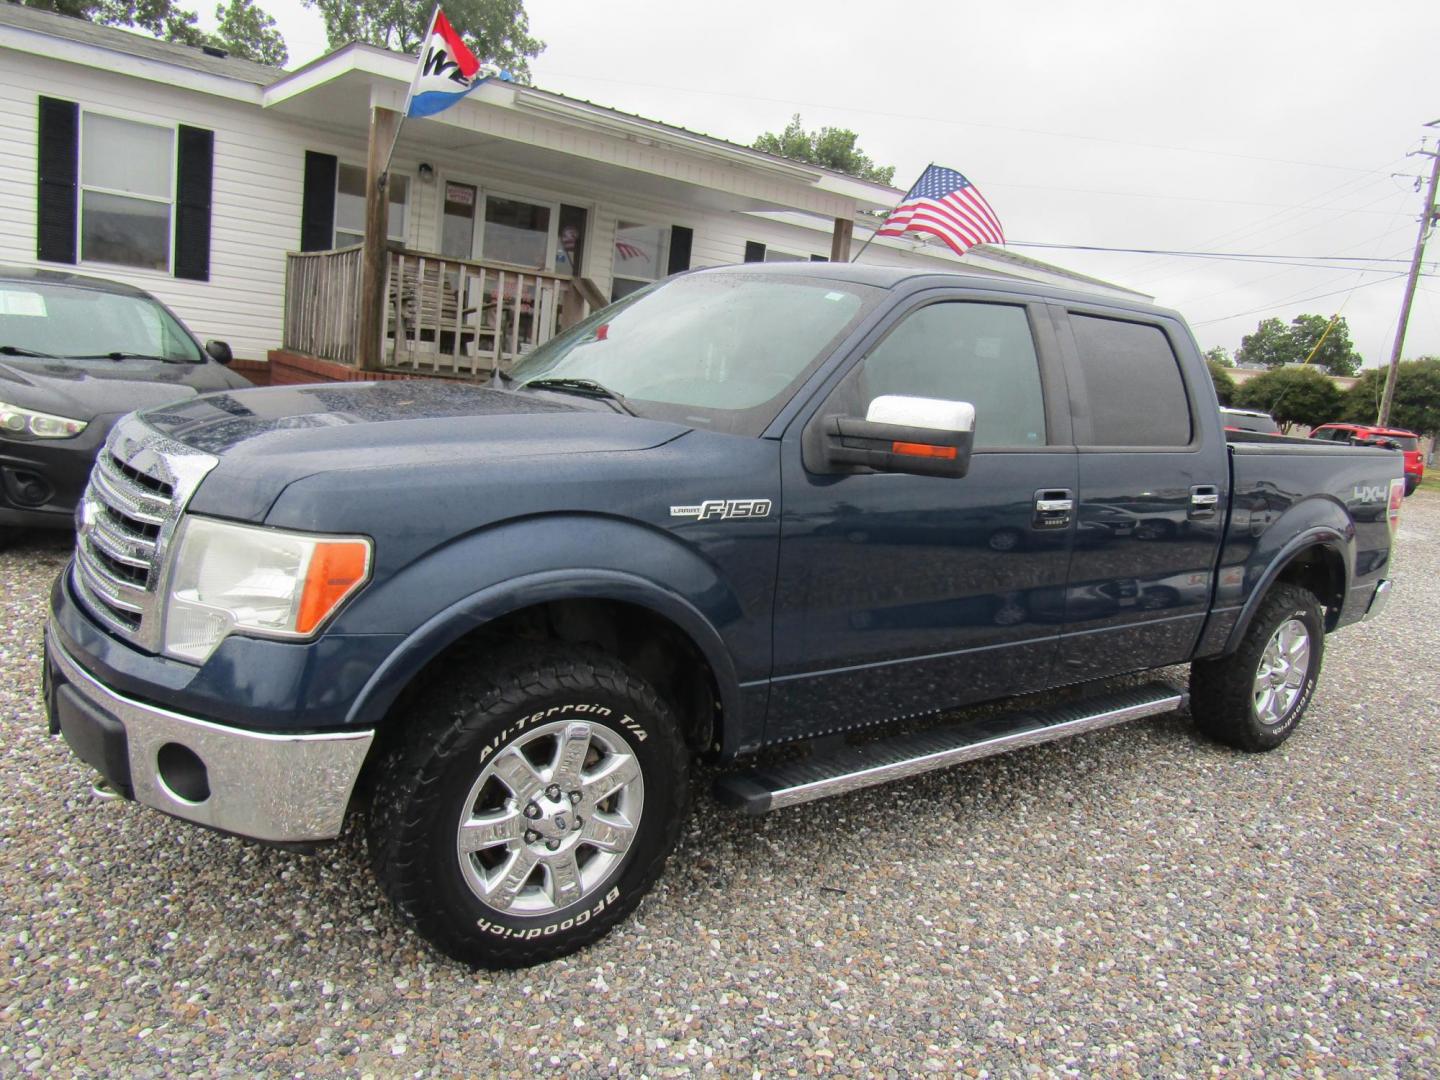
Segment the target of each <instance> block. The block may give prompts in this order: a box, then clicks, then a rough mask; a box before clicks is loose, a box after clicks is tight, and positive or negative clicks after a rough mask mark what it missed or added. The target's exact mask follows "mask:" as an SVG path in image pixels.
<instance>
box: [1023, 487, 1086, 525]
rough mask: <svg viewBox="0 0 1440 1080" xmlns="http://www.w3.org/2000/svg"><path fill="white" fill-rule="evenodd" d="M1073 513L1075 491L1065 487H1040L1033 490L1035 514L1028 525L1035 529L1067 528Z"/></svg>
mask: <svg viewBox="0 0 1440 1080" xmlns="http://www.w3.org/2000/svg"><path fill="white" fill-rule="evenodd" d="M1074 514H1075V493H1074V492H1073V491H1070V490H1069V489H1067V488H1042V489H1040V490H1039V491H1037V492H1035V515H1034V517H1033V518H1031V521H1030V525H1031V527H1032V528H1035V529H1042V530H1050V531H1053V530H1055V529H1064V528H1068V527H1069V525H1070V519H1071V518H1072V517H1073V516H1074Z"/></svg>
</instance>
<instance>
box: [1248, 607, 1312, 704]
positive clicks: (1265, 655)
mask: <svg viewBox="0 0 1440 1080" xmlns="http://www.w3.org/2000/svg"><path fill="white" fill-rule="evenodd" d="M1309 673H1310V631H1309V630H1308V629H1307V628H1306V626H1305V624H1304V623H1303V622H1301V621H1300V620H1299V619H1287V620H1286V621H1285V622H1283V623H1281V624H1280V625H1279V626H1278V627H1277V628H1276V630H1275V633H1274V634H1272V635H1271V636H1270V642H1269V644H1267V645H1266V646H1265V651H1264V652H1262V653H1261V654H1260V666H1259V668H1258V669H1257V671H1256V673H1255V688H1254V689H1255V716H1256V718H1257V719H1258V720H1259V721H1260V723H1262V724H1264V725H1266V726H1267V727H1274V726H1276V725H1277V724H1280V723H1283V722H1284V721H1285V719H1286V718H1287V717H1289V715H1290V713H1291V711H1292V710H1293V709H1294V708H1295V704H1296V702H1298V701H1299V700H1300V695H1301V694H1302V693H1303V692H1304V690H1305V677H1306V676H1307V675H1309Z"/></svg>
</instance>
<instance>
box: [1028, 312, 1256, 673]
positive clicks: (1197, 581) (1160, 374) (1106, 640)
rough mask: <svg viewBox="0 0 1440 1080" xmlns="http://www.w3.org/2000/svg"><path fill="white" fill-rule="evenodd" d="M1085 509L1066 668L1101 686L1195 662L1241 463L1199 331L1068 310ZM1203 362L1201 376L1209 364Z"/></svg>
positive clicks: (1069, 602) (1061, 327)
mask: <svg viewBox="0 0 1440 1080" xmlns="http://www.w3.org/2000/svg"><path fill="white" fill-rule="evenodd" d="M1054 313H1055V317H1056V321H1057V334H1058V337H1059V340H1060V342H1061V345H1062V350H1063V352H1064V354H1065V357H1066V368H1067V374H1068V383H1069V387H1070V394H1071V409H1072V412H1073V417H1074V430H1075V442H1076V445H1077V449H1078V484H1079V506H1078V520H1077V526H1076V528H1077V531H1076V536H1075V554H1074V557H1073V558H1072V560H1071V569H1070V584H1069V590H1068V594H1067V597H1066V618H1065V630H1064V634H1063V635H1062V637H1061V639H1060V669H1061V672H1062V674H1064V675H1065V676H1067V677H1068V678H1071V679H1088V678H1100V677H1103V676H1106V675H1113V674H1118V673H1121V672H1126V671H1138V670H1143V669H1147V668H1155V667H1160V666H1163V665H1165V664H1173V663H1178V662H1182V661H1184V660H1187V659H1188V658H1189V657H1190V654H1191V652H1192V651H1193V650H1194V648H1195V644H1196V641H1197V639H1198V637H1199V634H1200V630H1201V627H1202V626H1203V624H1204V622H1205V616H1206V614H1207V612H1208V611H1209V607H1210V596H1211V586H1212V584H1213V582H1212V574H1213V570H1214V567H1215V564H1216V559H1217V557H1218V554H1219V546H1220V537H1221V531H1222V527H1223V524H1224V508H1225V507H1226V506H1228V505H1229V494H1230V493H1229V463H1228V457H1227V453H1226V449H1225V445H1224V440H1223V437H1222V436H1221V432H1220V425H1219V422H1218V418H1217V417H1216V416H1213V415H1211V416H1204V415H1202V413H1201V409H1202V408H1204V409H1207V410H1209V411H1210V412H1211V413H1214V408H1215V407H1214V404H1213V400H1214V399H1213V396H1212V395H1210V394H1209V393H1208V391H1207V390H1206V388H1203V387H1202V388H1199V389H1200V391H1202V392H1200V393H1197V392H1196V390H1197V388H1195V387H1192V386H1187V385H1186V381H1185V378H1184V374H1183V372H1184V368H1182V365H1181V362H1180V357H1181V356H1182V355H1185V354H1193V353H1194V352H1195V348H1194V345H1193V343H1192V341H1191V340H1190V337H1189V335H1188V334H1187V333H1186V332H1185V331H1184V329H1183V327H1181V326H1180V325H1179V324H1178V323H1176V322H1174V321H1173V320H1170V319H1165V318H1163V317H1157V318H1154V319H1146V318H1144V317H1141V316H1138V315H1135V314H1132V313H1128V312H1126V313H1117V312H1115V311H1114V310H1112V309H1105V308H1098V307H1097V308H1085V307H1083V306H1078V305H1067V306H1065V307H1056V308H1055V309H1054ZM1198 365H1199V358H1198V355H1197V356H1195V358H1194V360H1193V362H1191V363H1190V365H1189V369H1190V370H1191V371H1196V370H1201V371H1203V370H1204V368H1203V367H1202V366H1198Z"/></svg>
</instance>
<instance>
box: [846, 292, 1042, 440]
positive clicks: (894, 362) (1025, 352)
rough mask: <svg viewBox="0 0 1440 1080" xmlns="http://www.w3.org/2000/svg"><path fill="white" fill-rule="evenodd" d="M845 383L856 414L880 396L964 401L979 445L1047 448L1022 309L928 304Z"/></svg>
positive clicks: (1036, 368)
mask: <svg viewBox="0 0 1440 1080" xmlns="http://www.w3.org/2000/svg"><path fill="white" fill-rule="evenodd" d="M846 382H847V383H848V384H850V385H849V386H848V387H847V389H849V390H851V393H852V394H853V395H854V396H855V398H856V399H858V400H857V401H856V404H857V406H858V408H856V409H855V411H854V414H855V415H858V416H864V415H865V413H866V411H867V410H868V409H869V407H870V402H871V401H873V400H874V399H875V398H877V397H879V396H881V395H882V394H905V395H908V396H910V397H928V398H943V399H945V400H947V401H968V402H970V403H971V404H972V405H974V406H975V446H976V448H977V449H978V448H984V447H992V448H999V447H1015V446H1043V445H1045V403H1044V397H1043V395H1042V394H1041V390H1040V362H1039V358H1038V357H1037V356H1036V354H1035V342H1034V340H1033V339H1032V337H1031V335H1030V320H1029V318H1028V317H1027V316H1026V313H1025V309H1024V308H1023V307H1016V306H1013V305H1007V304H977V303H966V302H959V301H949V302H945V303H939V304H930V305H929V306H927V307H923V308H921V309H920V310H919V311H916V312H914V313H913V314H911V315H908V316H906V318H905V319H904V320H903V321H902V322H901V323H900V324H899V325H898V326H896V327H895V328H894V329H893V330H892V331H890V333H889V334H888V335H886V337H885V339H884V340H883V341H881V342H880V344H879V345H877V346H876V347H875V348H874V349H872V350H871V351H870V354H869V355H868V356H866V357H865V359H864V360H862V361H861V362H860V364H859V366H858V367H857V368H856V369H855V371H853V372H851V374H850V376H849V378H847V380H846Z"/></svg>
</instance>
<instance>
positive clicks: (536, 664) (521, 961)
mask: <svg viewBox="0 0 1440 1080" xmlns="http://www.w3.org/2000/svg"><path fill="white" fill-rule="evenodd" d="M579 706H584V707H585V709H584V710H581V711H576V710H577V707H579ZM537 714H545V715H544V716H543V717H542V718H541V719H539V720H537V719H536V717H537ZM582 718H583V722H584V723H585V724H588V725H598V726H600V727H603V728H604V729H606V730H605V731H600V732H597V736H598V737H601V738H604V739H609V740H610V741H611V742H612V743H614V744H615V745H617V746H621V745H623V746H624V747H625V748H626V749H627V750H628V751H629V753H631V754H633V756H634V758H635V759H636V761H637V762H638V764H639V766H640V776H641V780H642V792H643V796H642V797H643V805H642V808H641V811H640V813H639V820H638V821H637V822H636V823H635V830H634V835H633V838H632V839H631V840H630V841H629V847H628V849H626V850H625V851H624V853H623V854H622V855H621V856H620V858H619V862H618V863H617V864H616V865H614V866H613V867H610V868H608V869H606V870H605V871H604V874H605V876H604V878H603V880H602V881H601V882H600V883H599V884H598V885H596V886H595V887H593V888H589V889H587V890H586V892H585V893H584V895H582V896H581V897H580V898H579V899H578V900H576V901H575V902H573V903H569V904H568V906H565V907H558V908H556V909H554V910H552V911H548V912H544V913H541V914H539V915H532V914H526V913H525V912H523V911H497V910H495V909H494V908H492V907H490V906H488V905H487V904H486V903H484V902H482V900H481V898H480V896H479V894H478V893H477V892H476V891H475V890H474V889H473V888H472V886H471V885H470V884H468V883H467V876H466V875H467V873H470V874H471V875H472V878H473V871H468V870H467V869H466V868H465V864H463V863H462V859H464V858H465V856H462V855H461V854H460V853H459V851H458V848H457V830H458V828H459V825H460V822H461V820H462V814H463V815H466V816H468V815H470V814H471V813H472V809H471V807H470V806H469V805H467V800H470V801H473V800H474V798H475V793H476V791H475V788H474V785H476V784H477V783H478V782H479V778H480V777H481V776H482V774H483V772H484V768H485V765H484V764H483V763H484V762H486V761H489V762H492V763H493V762H494V761H495V760H496V759H497V758H499V757H500V755H501V754H502V752H503V751H505V749H506V748H507V747H514V746H518V745H524V744H525V742H524V741H525V740H526V739H527V738H533V737H534V733H535V732H536V731H537V730H539V729H540V728H542V727H544V726H546V725H553V724H554V723H555V722H557V721H568V722H569V723H572V724H573V723H576V722H579V721H581V720H582ZM393 722H398V723H403V724H405V725H406V726H407V727H408V728H409V729H410V730H409V731H408V733H407V736H406V737H405V738H404V739H403V741H401V742H400V743H399V744H398V745H397V746H396V747H394V748H393V749H392V750H391V751H390V752H389V753H388V754H387V755H386V757H385V758H384V759H383V760H382V762H381V763H380V765H379V768H378V772H377V776H376V780H375V785H374V793H373V796H372V799H371V803H370V813H369V822H368V841H369V849H370V858H371V862H372V865H373V867H374V872H375V876H376V878H377V879H378V881H379V883H380V886H381V888H382V889H383V890H384V892H385V894H386V895H387V896H388V897H389V898H390V900H391V902H392V903H393V904H394V905H395V907H396V909H397V910H398V911H399V913H400V915H401V916H402V918H403V919H404V920H405V921H406V922H407V923H408V924H409V925H410V926H412V927H413V928H414V929H415V930H416V932H417V933H419V934H420V935H421V936H422V937H424V938H425V939H426V940H427V941H429V942H430V943H431V944H432V945H434V946H435V947H436V948H437V949H439V950H440V951H441V952H443V953H445V954H446V955H447V956H450V957H453V958H454V959H456V960H460V961H462V962H464V963H467V964H471V965H473V966H478V967H488V968H517V967H526V966H529V965H531V964H536V963H540V962H542V961H546V960H552V959H555V958H556V957H559V956H564V955H567V954H569V953H572V952H575V951H576V950H577V949H581V948H584V947H585V946H586V945H589V944H591V943H592V942H594V941H595V940H597V939H598V938H600V937H602V936H603V935H604V934H605V933H606V932H607V931H609V930H610V929H611V928H612V927H613V926H615V924H617V923H619V922H620V921H621V920H623V919H624V918H625V917H626V916H627V915H629V914H630V913H631V912H632V911H633V910H634V909H635V907H636V906H637V905H638V904H639V903H640V901H641V899H642V898H643V897H644V896H645V894H646V892H647V891H649V889H650V888H651V886H652V885H654V883H655V881H656V879H658V878H659V876H660V873H661V870H662V869H663V868H664V865H665V860H666V859H667V858H668V857H669V855H670V852H671V851H672V850H673V849H674V847H675V843H676V841H677V839H678V837H679V833H680V827H681V824H682V822H683V820H684V816H685V811H686V807H687V804H688V798H689V778H688V768H689V755H688V752H687V750H686V747H685V744H684V740H683V739H682V737H681V736H680V733H679V729H678V726H677V724H676V721H675V718H674V716H673V715H672V713H671V710H670V708H669V706H668V705H667V704H666V703H665V702H664V701H663V700H662V699H661V698H660V697H659V695H657V694H656V693H655V691H654V689H652V688H651V686H650V685H649V684H648V683H646V682H645V681H644V680H643V679H641V678H639V677H638V676H637V675H635V674H634V673H633V672H631V671H630V670H628V669H627V668H625V667H624V666H623V665H622V664H620V663H619V662H618V661H616V660H615V659H614V658H612V657H610V656H608V655H606V654H604V653H601V652H599V651H597V650H590V649H585V648H568V647H558V646H557V647H551V646H544V645H540V646H532V647H529V648H525V649H511V650H507V651H504V652H501V653H497V654H495V655H493V656H492V657H491V658H489V659H488V660H486V661H483V662H481V663H479V664H476V665H475V666H473V667H472V666H468V665H467V666H465V667H463V668H460V667H452V668H450V669H448V670H446V671H443V672H441V673H440V675H439V676H438V677H437V678H435V679H434V680H432V682H431V684H430V687H429V689H428V690H426V691H424V692H422V693H421V694H420V695H419V697H418V698H417V700H416V703H415V704H414V706H413V707H412V709H411V714H410V715H404V716H397V717H395V718H394V719H393ZM567 730H568V729H567ZM592 730H593V728H592ZM527 732H529V734H528V735H527ZM616 740H618V742H617V741H616ZM597 741H598V739H597ZM598 816H599V815H592V818H595V817H598ZM547 820H550V819H547ZM521 824H522V825H524V826H526V827H527V829H528V826H529V824H530V823H528V822H522V823H521ZM551 824H552V825H553V820H552V821H551ZM577 827H578V826H577ZM527 835H528V833H527ZM509 843H511V844H513V843H515V842H514V841H509ZM541 846H543V845H541ZM505 850H510V849H505ZM537 850H538V849H537ZM590 851H591V852H592V853H593V849H590ZM542 854H543V853H542ZM592 857H593V854H592ZM541 880H542V881H549V880H551V879H550V878H549V877H548V871H545V872H543V873H542V877H541ZM531 888H532V889H534V888H535V887H534V886H531Z"/></svg>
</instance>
